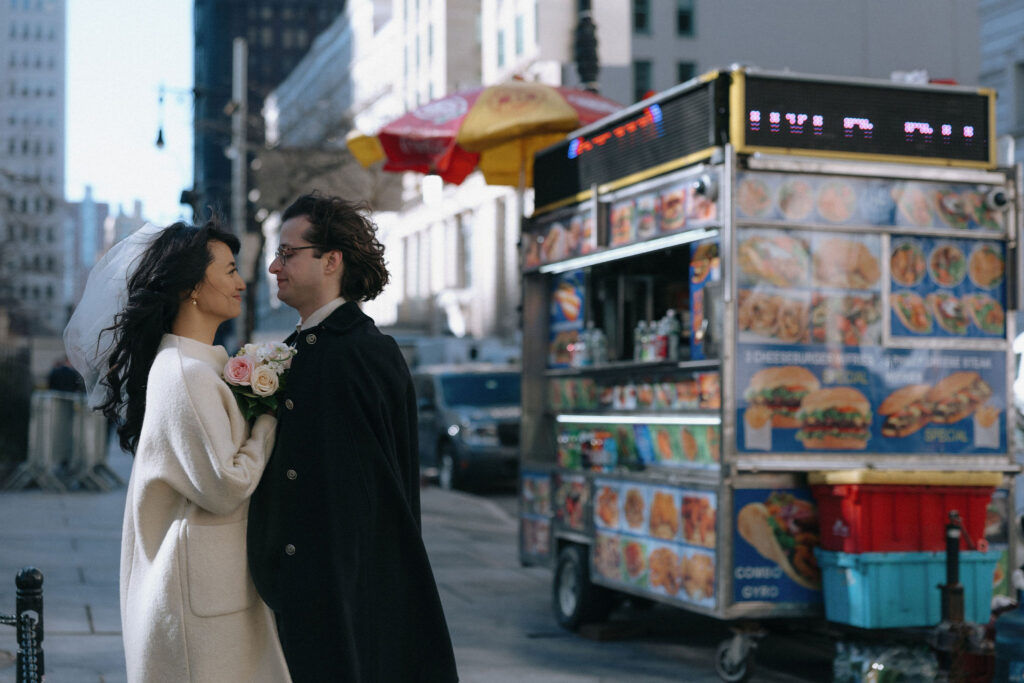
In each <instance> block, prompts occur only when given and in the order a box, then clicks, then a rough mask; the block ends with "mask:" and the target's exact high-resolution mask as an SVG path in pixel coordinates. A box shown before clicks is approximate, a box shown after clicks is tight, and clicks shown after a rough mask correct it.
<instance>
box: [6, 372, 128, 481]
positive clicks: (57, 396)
mask: <svg viewBox="0 0 1024 683" xmlns="http://www.w3.org/2000/svg"><path fill="white" fill-rule="evenodd" d="M106 459H107V421H106V418H104V417H103V416H102V415H101V414H99V413H97V412H94V411H93V410H91V409H90V408H89V404H88V396H87V395H86V394H80V393H71V392H66V391H36V392H33V394H32V408H31V417H30V418H29V434H28V456H27V458H26V459H25V462H23V463H21V464H20V465H19V466H18V467H17V469H15V471H14V472H13V473H12V474H11V476H9V477H8V478H7V480H6V481H5V482H4V483H3V486H0V489H6V490H17V489H23V488H27V487H29V486H32V485H33V484H34V485H36V486H38V487H39V488H42V489H46V490H49V491H56V492H64V491H68V490H69V489H75V488H84V489H89V490H93V491H109V490H110V489H111V488H113V487H114V486H124V484H125V482H124V480H123V479H121V477H119V476H118V475H117V473H116V472H114V471H113V470H112V469H110V467H109V466H108V465H107V462H106Z"/></svg>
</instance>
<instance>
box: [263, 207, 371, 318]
mask: <svg viewBox="0 0 1024 683" xmlns="http://www.w3.org/2000/svg"><path fill="white" fill-rule="evenodd" d="M369 211H370V209H369V207H368V206H366V205H365V204H361V203H357V202H350V201H348V200H345V199H342V198H341V197H328V196H326V195H323V194H320V193H319V192H315V191H314V192H312V193H310V194H306V195H303V196H301V197H299V198H298V199H296V200H295V201H294V202H292V204H291V206H289V207H288V208H287V209H285V211H284V215H283V216H282V218H281V222H282V223H283V222H284V221H287V220H289V219H291V218H295V217H297V216H305V217H306V218H307V219H308V220H309V222H310V224H311V227H310V228H309V230H307V231H306V233H305V234H304V235H303V239H305V240H307V241H308V242H309V243H310V244H315V245H316V246H317V247H318V249H315V250H314V252H315V255H316V256H317V258H319V257H320V256H323V254H324V252H327V251H331V250H332V249H337V250H338V251H340V252H341V256H342V262H343V264H344V268H343V270H342V275H341V296H343V297H345V299H347V300H348V301H369V300H370V299H374V298H376V297H377V295H378V294H380V293H381V292H382V291H383V290H384V286H385V285H386V284H387V283H388V280H389V279H390V278H391V276H390V275H389V274H388V269H387V267H386V265H385V263H384V245H383V244H381V243H380V242H379V241H378V240H377V225H376V224H375V223H374V222H373V221H372V220H370V218H369V216H368V214H369Z"/></svg>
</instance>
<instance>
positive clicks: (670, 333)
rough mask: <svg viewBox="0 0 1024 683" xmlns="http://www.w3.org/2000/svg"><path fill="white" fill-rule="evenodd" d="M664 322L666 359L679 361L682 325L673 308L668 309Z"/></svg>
mask: <svg viewBox="0 0 1024 683" xmlns="http://www.w3.org/2000/svg"><path fill="white" fill-rule="evenodd" d="M663 320H664V322H665V336H666V337H668V359H669V360H679V334H680V333H681V332H682V325H681V324H680V322H679V316H677V315H676V311H675V309H674V308H670V309H668V311H666V313H665V317H664V318H663Z"/></svg>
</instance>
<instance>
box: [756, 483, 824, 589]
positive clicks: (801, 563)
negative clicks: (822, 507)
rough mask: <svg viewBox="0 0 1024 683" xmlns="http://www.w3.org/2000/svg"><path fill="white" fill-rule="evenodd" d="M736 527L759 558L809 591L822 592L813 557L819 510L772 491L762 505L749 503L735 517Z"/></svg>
mask: <svg viewBox="0 0 1024 683" xmlns="http://www.w3.org/2000/svg"><path fill="white" fill-rule="evenodd" d="M736 528H737V530H738V531H739V532H740V536H741V537H743V540H745V541H746V542H747V543H749V544H750V545H751V546H753V548H754V550H756V551H757V552H758V553H759V554H760V555H761V557H763V558H765V559H766V560H771V561H772V562H774V563H776V564H777V565H779V567H781V568H782V571H784V572H785V573H786V576H788V577H789V578H791V579H793V581H795V582H796V583H798V584H799V585H801V586H803V587H804V588H809V589H811V590H821V570H820V569H819V568H818V562H817V560H815V558H814V547H815V546H816V545H818V511H817V509H816V508H815V507H814V504H813V503H811V502H809V501H806V500H800V499H798V498H796V497H795V496H793V494H791V493H785V492H782V491H773V492H772V494H771V495H770V496H769V497H768V500H766V501H765V502H764V503H748V504H747V505H744V506H743V507H742V508H741V509H740V511H739V514H738V515H737V516H736Z"/></svg>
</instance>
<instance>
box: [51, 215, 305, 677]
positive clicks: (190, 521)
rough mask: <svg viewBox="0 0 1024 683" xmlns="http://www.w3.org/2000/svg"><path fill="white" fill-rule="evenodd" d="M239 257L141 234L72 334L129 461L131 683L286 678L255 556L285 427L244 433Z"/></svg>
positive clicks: (207, 232)
mask: <svg viewBox="0 0 1024 683" xmlns="http://www.w3.org/2000/svg"><path fill="white" fill-rule="evenodd" d="M238 248H239V242H238V240H237V238H235V237H234V236H233V235H231V234H230V233H226V232H222V231H221V230H219V229H218V227H217V224H216V223H215V222H212V221H211V222H208V223H207V224H205V225H203V226H202V227H195V226H190V225H186V224H184V223H175V224H174V225H172V226H170V227H168V228H166V229H158V228H154V227H153V226H149V225H147V226H144V227H143V228H142V229H140V230H139V231H138V232H137V233H135V234H134V235H132V236H131V237H129V238H127V239H126V240H123V241H122V243H120V244H118V245H116V246H115V247H114V248H113V249H112V250H111V251H110V252H109V253H108V254H107V256H106V257H105V258H104V259H103V260H101V261H100V263H98V264H97V265H96V267H95V268H94V269H93V271H92V273H91V274H90V277H89V281H88V283H87V285H86V290H85V292H84V295H83V300H82V303H81V304H79V306H78V308H77V309H76V311H75V314H74V315H73V316H72V318H71V321H70V322H69V324H68V329H67V330H66V331H65V345H66V346H67V349H68V355H69V358H71V359H72V361H73V363H74V364H75V366H76V367H77V368H78V369H79V372H81V373H82V375H83V376H84V377H85V378H86V380H87V382H89V383H90V386H91V388H92V389H93V392H92V403H93V406H94V407H98V408H99V409H101V410H102V411H103V413H104V414H105V415H106V416H107V417H108V418H111V419H114V420H116V421H117V422H118V429H117V432H118V436H119V438H120V443H121V447H122V448H123V449H125V450H127V451H130V452H131V453H133V454H134V456H135V460H134V463H133V465H132V473H131V479H130V481H129V483H128V492H127V501H126V505H125V513H124V526H123V531H122V537H121V572H120V574H121V576H120V595H121V625H122V632H123V638H124V649H125V659H126V662H127V673H128V681H130V682H132V683H139V682H145V681H154V682H156V681H160V682H162V681H265V682H267V683H271V682H277V681H288V680H289V676H288V670H287V666H286V664H285V661H284V657H283V655H282V653H281V647H280V644H279V642H278V638H277V631H276V628H275V625H274V621H273V617H272V613H271V612H270V610H269V609H268V608H267V607H266V605H265V604H264V603H263V602H262V601H261V600H260V598H259V596H258V595H257V593H256V590H255V588H254V587H253V583H252V579H251V578H250V576H249V571H248V568H247V565H246V549H245V533H246V519H247V513H248V507H249V506H248V499H249V496H250V494H252V492H253V490H254V489H255V488H256V485H257V483H259V479H260V476H261V474H262V473H263V468H264V466H265V464H266V461H267V458H268V457H269V454H270V452H271V449H272V447H273V441H274V431H275V427H276V419H275V418H274V417H273V416H272V415H270V414H264V415H261V416H259V417H258V418H256V420H255V421H254V423H253V424H252V426H251V428H250V425H249V424H248V423H247V422H246V420H245V419H244V418H243V416H242V413H241V412H240V410H239V408H238V406H237V404H236V402H235V398H234V396H233V394H232V392H231V390H230V389H229V388H228V386H227V384H226V383H225V382H224V380H223V379H222V378H221V372H222V370H223V368H224V365H225V363H227V360H228V354H227V352H226V351H225V349H224V348H223V347H222V346H213V341H214V335H215V333H216V331H217V327H218V326H219V325H220V324H221V323H222V322H224V321H226V320H230V319H232V318H235V317H236V316H238V315H239V313H240V312H241V305H242V304H241V302H242V291H243V290H244V289H245V283H244V282H243V280H242V278H241V276H240V275H239V273H238V269H237V267H236V265H235V254H236V253H237V252H238ZM136 263H137V265H136ZM129 275H130V276H129ZM125 277H127V291H123V290H124V287H125ZM119 290H120V291H119ZM107 309H112V310H109V311H108V310H107ZM115 311H116V313H115ZM99 326H102V327H99ZM98 327H99V329H97V328H98ZM104 341H106V344H104V343H103V342H104Z"/></svg>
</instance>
